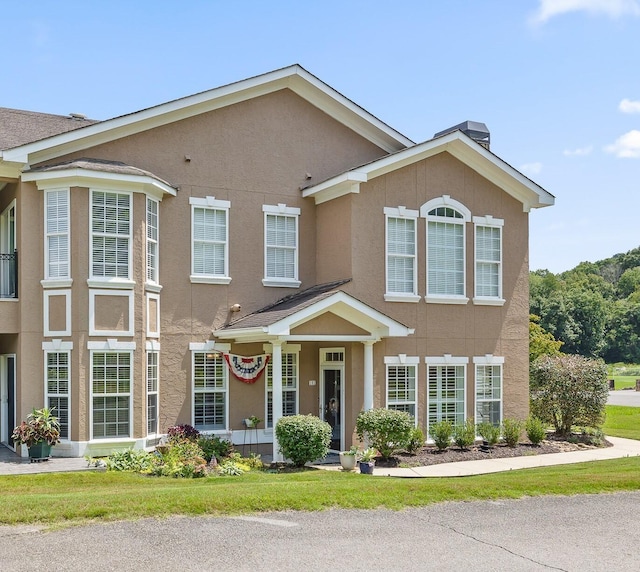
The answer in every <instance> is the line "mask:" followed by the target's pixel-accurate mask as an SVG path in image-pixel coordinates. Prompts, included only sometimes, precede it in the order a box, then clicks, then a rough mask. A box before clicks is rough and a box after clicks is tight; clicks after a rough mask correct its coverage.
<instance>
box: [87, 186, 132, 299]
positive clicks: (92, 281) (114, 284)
mask: <svg viewBox="0 0 640 572" xmlns="http://www.w3.org/2000/svg"><path fill="white" fill-rule="evenodd" d="M94 192H98V193H111V194H116V195H128V196H129V235H128V236H127V240H128V250H129V252H128V255H127V256H128V261H129V263H128V268H127V277H126V278H123V277H112V278H106V277H104V276H94V275H93V236H94V233H93V193H94ZM117 236H121V237H124V236H125V235H117ZM132 266H133V193H132V192H131V191H116V190H113V189H102V188H98V187H90V188H89V278H88V280H87V284H88V285H89V287H100V288H133V287H134V286H135V282H134V281H133V279H132Z"/></svg>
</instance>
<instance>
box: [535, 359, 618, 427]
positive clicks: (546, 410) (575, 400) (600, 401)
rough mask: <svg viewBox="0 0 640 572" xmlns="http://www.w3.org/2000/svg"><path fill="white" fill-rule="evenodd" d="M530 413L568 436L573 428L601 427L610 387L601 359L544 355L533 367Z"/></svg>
mask: <svg viewBox="0 0 640 572" xmlns="http://www.w3.org/2000/svg"><path fill="white" fill-rule="evenodd" d="M529 388H530V397H531V412H532V414H533V415H535V416H536V417H538V418H540V419H542V420H543V421H546V422H547V423H550V424H552V425H553V426H554V428H555V430H556V433H558V434H559V435H561V436H563V437H566V436H568V435H569V434H570V433H571V430H572V427H573V426H580V427H594V428H595V427H599V426H600V425H602V423H603V421H604V412H605V406H606V404H607V397H608V392H609V386H608V383H607V366H606V364H605V363H604V362H603V361H602V360H595V359H589V358H585V357H583V356H579V355H558V356H542V357H539V358H538V359H536V360H535V361H534V362H533V363H532V364H531V375H530V378H529Z"/></svg>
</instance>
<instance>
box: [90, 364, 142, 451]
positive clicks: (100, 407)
mask: <svg viewBox="0 0 640 572" xmlns="http://www.w3.org/2000/svg"><path fill="white" fill-rule="evenodd" d="M131 374H132V372H131V353H130V352H93V353H92V359H91V389H92V413H93V438H94V439H101V438H108V437H129V436H130V425H129V418H130V409H131V379H132V375H131Z"/></svg>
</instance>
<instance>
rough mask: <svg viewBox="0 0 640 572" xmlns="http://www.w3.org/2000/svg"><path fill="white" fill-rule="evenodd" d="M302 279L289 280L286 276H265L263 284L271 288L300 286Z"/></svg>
mask: <svg viewBox="0 0 640 572" xmlns="http://www.w3.org/2000/svg"><path fill="white" fill-rule="evenodd" d="M300 284H302V282H300V280H287V279H286V278H263V280H262V285H263V286H267V287H269V288H299V287H300Z"/></svg>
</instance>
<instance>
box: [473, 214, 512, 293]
mask: <svg viewBox="0 0 640 572" xmlns="http://www.w3.org/2000/svg"><path fill="white" fill-rule="evenodd" d="M473 222H474V224H475V231H476V237H475V238H476V240H475V247H476V248H475V253H476V260H475V263H476V276H475V297H474V299H473V302H474V303H475V304H491V303H494V304H499V303H503V302H504V300H503V299H502V226H503V224H504V221H503V220H502V219H496V218H493V217H491V216H484V217H473Z"/></svg>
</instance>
